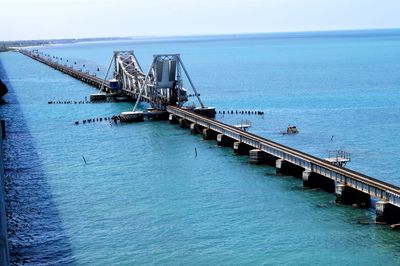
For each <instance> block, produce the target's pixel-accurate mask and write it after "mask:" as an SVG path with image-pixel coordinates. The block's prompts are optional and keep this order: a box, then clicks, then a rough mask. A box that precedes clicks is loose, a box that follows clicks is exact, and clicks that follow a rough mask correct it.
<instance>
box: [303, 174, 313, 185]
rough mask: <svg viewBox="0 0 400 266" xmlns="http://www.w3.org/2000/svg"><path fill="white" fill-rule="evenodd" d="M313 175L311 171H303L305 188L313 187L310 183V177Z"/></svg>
mask: <svg viewBox="0 0 400 266" xmlns="http://www.w3.org/2000/svg"><path fill="white" fill-rule="evenodd" d="M311 174H312V172H311V171H308V170H305V171H303V174H302V175H301V179H303V187H311V186H310V185H311V184H310V183H311V182H309V181H308V180H309V178H310V176H311ZM310 181H311V180H310Z"/></svg>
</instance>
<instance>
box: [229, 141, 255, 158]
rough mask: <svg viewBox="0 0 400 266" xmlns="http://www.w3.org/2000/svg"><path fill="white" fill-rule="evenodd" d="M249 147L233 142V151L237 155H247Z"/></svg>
mask: <svg viewBox="0 0 400 266" xmlns="http://www.w3.org/2000/svg"><path fill="white" fill-rule="evenodd" d="M250 149H251V147H250V146H249V145H247V144H245V143H243V142H240V141H235V142H234V143H233V151H234V152H235V154H238V155H249V153H250Z"/></svg>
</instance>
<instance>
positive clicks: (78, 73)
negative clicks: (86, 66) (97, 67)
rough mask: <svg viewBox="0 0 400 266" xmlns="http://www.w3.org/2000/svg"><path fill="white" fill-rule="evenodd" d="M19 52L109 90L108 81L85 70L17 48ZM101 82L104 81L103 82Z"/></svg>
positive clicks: (92, 84)
mask: <svg viewBox="0 0 400 266" xmlns="http://www.w3.org/2000/svg"><path fill="white" fill-rule="evenodd" d="M19 52H20V53H21V54H23V55H26V56H28V57H30V58H32V59H34V60H36V61H39V62H40V63H43V64H45V65H47V66H49V67H51V68H54V69H56V70H58V71H61V72H63V73H65V74H67V75H69V76H72V77H74V78H76V79H78V80H80V81H82V82H84V83H87V84H89V85H91V86H94V87H97V88H99V89H100V88H103V90H104V91H107V92H108V91H110V84H109V82H108V81H106V82H104V80H103V79H101V78H99V77H96V76H93V75H90V74H89V73H85V72H82V71H79V70H77V69H73V68H71V67H68V66H64V65H62V64H59V63H57V62H54V61H50V60H47V59H45V58H42V57H40V56H37V55H35V54H33V53H31V52H28V51H25V50H19ZM103 82H104V84H103ZM102 85H103V86H102Z"/></svg>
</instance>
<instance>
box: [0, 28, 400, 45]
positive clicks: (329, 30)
mask: <svg viewBox="0 0 400 266" xmlns="http://www.w3.org/2000/svg"><path fill="white" fill-rule="evenodd" d="M384 30H400V27H385V28H348V29H326V30H288V31H268V32H238V33H204V34H178V35H157V34H154V35H131V36H129V35H125V36H101V37H100V36H96V37H60V38H44V39H14V40H6V41H5V40H2V41H0V43H7V42H27V41H62V40H76V41H80V40H87V39H135V38H176V37H207V36H210V37H211V36H235V35H252V34H260V35H261V34H299V33H300V34H301V33H309V34H310V33H311V34H312V33H334V32H355V31H384Z"/></svg>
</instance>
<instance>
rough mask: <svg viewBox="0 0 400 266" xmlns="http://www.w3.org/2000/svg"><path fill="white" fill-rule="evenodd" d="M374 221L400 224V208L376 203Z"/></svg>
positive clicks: (384, 203) (380, 202) (386, 203)
mask: <svg viewBox="0 0 400 266" xmlns="http://www.w3.org/2000/svg"><path fill="white" fill-rule="evenodd" d="M375 209H376V221H377V222H386V223H388V224H396V223H400V208H399V207H396V206H394V205H393V204H390V203H389V202H386V201H382V200H380V201H377V202H376V205H375Z"/></svg>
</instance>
